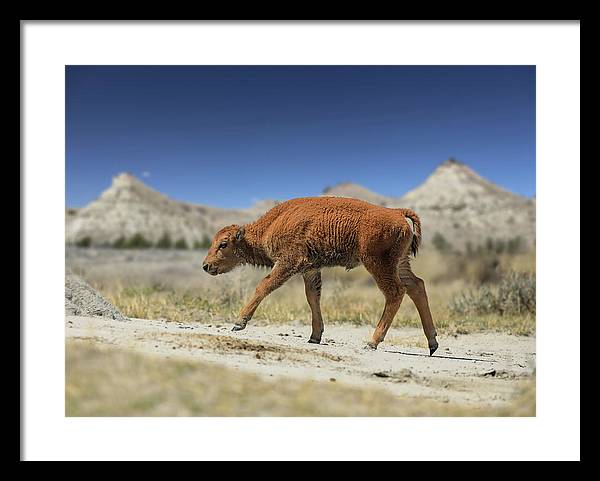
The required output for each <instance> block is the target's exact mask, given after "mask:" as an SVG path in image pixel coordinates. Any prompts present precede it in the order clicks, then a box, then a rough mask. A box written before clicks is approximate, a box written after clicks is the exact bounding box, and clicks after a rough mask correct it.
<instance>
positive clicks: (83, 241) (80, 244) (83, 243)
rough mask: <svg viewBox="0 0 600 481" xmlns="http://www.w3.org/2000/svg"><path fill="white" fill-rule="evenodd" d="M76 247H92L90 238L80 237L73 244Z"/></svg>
mask: <svg viewBox="0 0 600 481" xmlns="http://www.w3.org/2000/svg"><path fill="white" fill-rule="evenodd" d="M75 245H76V246H77V247H90V246H91V245H92V238H91V237H90V236H86V237H82V238H81V239H79V240H78V241H77V242H75Z"/></svg>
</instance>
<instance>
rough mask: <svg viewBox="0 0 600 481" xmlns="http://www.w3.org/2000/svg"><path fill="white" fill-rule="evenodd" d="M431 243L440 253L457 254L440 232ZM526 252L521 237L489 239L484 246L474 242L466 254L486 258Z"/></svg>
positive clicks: (468, 243) (466, 249)
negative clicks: (486, 256) (475, 244)
mask: <svg viewBox="0 0 600 481" xmlns="http://www.w3.org/2000/svg"><path fill="white" fill-rule="evenodd" d="M431 243H432V244H433V247H435V249H436V250H437V251H438V252H441V253H442V254H451V253H454V252H456V251H455V249H454V246H453V245H452V244H451V243H450V242H449V241H448V240H447V239H446V238H445V237H444V236H443V235H442V234H440V233H439V232H436V233H435V235H434V236H433V238H432V240H431ZM524 250H525V244H524V242H523V238H522V237H521V236H517V237H513V238H512V239H492V238H491V237H488V238H487V239H486V241H485V243H483V244H479V245H477V246H474V245H473V243H472V242H470V241H469V242H467V244H466V245H465V253H466V254H467V255H469V256H485V255H489V254H518V253H520V252H523V251H524Z"/></svg>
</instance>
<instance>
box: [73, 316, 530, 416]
mask: <svg viewBox="0 0 600 481" xmlns="http://www.w3.org/2000/svg"><path fill="white" fill-rule="evenodd" d="M309 330H310V328H309V327H307V326H253V325H249V326H248V328H247V329H246V330H245V331H240V332H231V331H230V325H229V324H228V323H223V324H203V323H185V324H183V323H175V322H165V321H153V320H144V319H132V320H130V321H117V320H111V319H106V318H93V317H78V316H67V317H66V335H67V337H68V338H74V339H87V340H89V341H91V342H93V343H98V344H110V345H114V346H118V347H121V348H125V349H127V350H131V351H133V352H138V353H143V354H147V355H151V356H157V357H159V358H160V357H162V358H172V359H185V360H192V361H193V360H199V361H203V362H209V363H214V364H217V365H221V366H227V367H229V368H232V369H236V370H239V371H242V372H252V373H255V374H257V375H259V376H261V377H264V378H267V379H271V380H273V379H274V378H275V379H276V378H277V377H289V378H295V379H301V380H306V379H312V380H318V381H329V382H340V383H345V384H348V385H355V386H360V387H369V386H373V387H377V388H380V389H386V390H388V391H390V392H391V393H393V394H395V395H399V396H404V397H406V396H408V397H419V398H426V399H432V400H436V401H442V402H452V403H457V404H462V405H471V406H481V407H483V406H502V405H503V404H504V403H507V402H509V401H511V399H512V398H513V397H514V395H515V394H516V393H517V392H518V391H519V389H520V387H521V386H522V385H523V383H524V382H527V381H528V380H531V379H533V377H532V376H533V375H534V370H535V338H534V337H521V336H511V335H507V334H502V333H481V334H469V335H459V336H457V337H454V336H450V337H444V336H440V337H439V342H440V348H439V350H438V351H437V352H436V353H435V354H434V356H433V357H429V355H428V354H427V349H426V347H425V346H426V345H425V344H424V337H423V334H422V332H421V331H419V330H417V329H398V330H396V331H394V333H393V334H390V335H389V336H388V339H386V342H384V343H383V344H381V345H380V346H379V349H378V350H377V351H369V350H365V349H363V346H364V344H365V341H366V340H367V339H368V337H369V334H370V330H371V329H370V328H367V327H352V326H345V325H344V326H329V327H328V328H327V330H326V332H325V334H324V339H323V343H322V344H321V345H314V344H308V343H307V342H306V341H307V338H308V334H309Z"/></svg>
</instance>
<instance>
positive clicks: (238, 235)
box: [235, 226, 246, 242]
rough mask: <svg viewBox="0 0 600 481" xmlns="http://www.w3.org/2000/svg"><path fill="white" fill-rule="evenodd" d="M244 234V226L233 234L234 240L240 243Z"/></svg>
mask: <svg viewBox="0 0 600 481" xmlns="http://www.w3.org/2000/svg"><path fill="white" fill-rule="evenodd" d="M245 233H246V229H244V226H242V227H240V228H239V229H238V230H237V232H236V233H235V240H236V241H238V242H239V241H241V240H242V239H243V238H244V234H245Z"/></svg>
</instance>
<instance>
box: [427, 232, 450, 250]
mask: <svg viewBox="0 0 600 481" xmlns="http://www.w3.org/2000/svg"><path fill="white" fill-rule="evenodd" d="M431 242H432V243H433V247H435V248H436V249H437V250H438V251H439V252H441V253H442V254H448V253H450V252H452V250H453V249H452V244H450V242H448V241H447V240H446V238H445V237H444V236H443V235H442V234H440V233H439V232H436V233H435V235H434V236H433V239H431Z"/></svg>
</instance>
